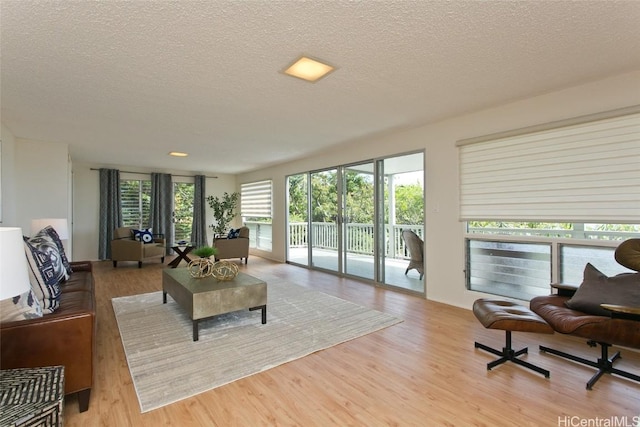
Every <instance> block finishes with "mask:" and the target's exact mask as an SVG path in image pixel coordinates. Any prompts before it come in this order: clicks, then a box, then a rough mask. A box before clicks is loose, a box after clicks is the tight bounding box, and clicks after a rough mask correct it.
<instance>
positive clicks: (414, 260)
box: [402, 230, 424, 279]
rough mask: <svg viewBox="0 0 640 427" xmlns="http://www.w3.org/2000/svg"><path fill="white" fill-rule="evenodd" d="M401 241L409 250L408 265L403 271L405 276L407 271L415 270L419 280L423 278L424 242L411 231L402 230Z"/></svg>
mask: <svg viewBox="0 0 640 427" xmlns="http://www.w3.org/2000/svg"><path fill="white" fill-rule="evenodd" d="M402 239H403V240H404V243H405V245H406V247H407V249H408V250H409V256H410V260H409V265H408V266H407V269H406V270H405V272H404V274H405V275H406V274H407V273H408V272H409V270H411V269H414V268H415V269H416V270H418V273H420V279H422V276H424V253H423V251H424V242H423V241H422V239H421V238H420V237H419V236H418V235H417V234H416V233H414V232H413V231H411V230H402Z"/></svg>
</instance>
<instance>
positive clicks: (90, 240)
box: [73, 162, 238, 260]
mask: <svg viewBox="0 0 640 427" xmlns="http://www.w3.org/2000/svg"><path fill="white" fill-rule="evenodd" d="M101 167H104V168H112V169H119V170H120V171H121V172H120V175H121V177H122V176H124V175H126V173H125V172H124V171H133V172H139V173H140V174H138V175H135V174H134V175H132V177H134V176H135V178H136V179H149V175H148V174H149V173H150V172H163V173H170V174H173V175H196V174H200V173H194V172H189V171H178V170H155V169H144V168H137V167H132V166H126V165H97V164H86V163H77V162H74V163H73V194H74V197H73V213H74V224H73V231H74V234H73V236H74V240H73V243H74V252H73V258H74V259H75V260H97V259H98V221H99V207H100V193H99V189H100V183H99V176H100V172H99V171H97V170H92V169H100V168H101ZM128 175H131V174H128ZM203 175H206V176H217V178H207V180H206V184H205V186H206V191H205V194H206V195H207V196H209V195H212V196H222V194H223V193H224V192H225V191H226V192H229V193H232V192H234V191H237V185H236V177H235V175H228V174H213V173H204V174H203ZM174 181H181V182H193V179H190V178H185V177H177V176H176V177H174ZM212 222H213V211H212V210H211V209H210V208H209V207H207V224H211V223H212ZM234 225H235V226H238V225H237V224H234ZM207 231H208V238H207V240H208V241H212V240H213V233H211V229H207Z"/></svg>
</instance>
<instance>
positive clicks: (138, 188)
mask: <svg viewBox="0 0 640 427" xmlns="http://www.w3.org/2000/svg"><path fill="white" fill-rule="evenodd" d="M120 204H121V210H122V225H123V226H125V227H132V228H149V215H150V206H151V181H150V180H139V179H121V180H120Z"/></svg>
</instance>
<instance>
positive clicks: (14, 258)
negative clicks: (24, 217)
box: [0, 227, 31, 300]
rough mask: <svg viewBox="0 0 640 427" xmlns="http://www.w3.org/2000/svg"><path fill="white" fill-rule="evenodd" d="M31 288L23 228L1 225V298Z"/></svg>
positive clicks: (19, 293)
mask: <svg viewBox="0 0 640 427" xmlns="http://www.w3.org/2000/svg"><path fill="white" fill-rule="evenodd" d="M29 289H31V283H29V270H28V267H27V258H26V256H25V253H24V241H23V240H22V229H21V228H18V227H0V300H4V299H7V298H13V297H15V296H17V295H21V294H23V293H25V292H27V291H28V290H29Z"/></svg>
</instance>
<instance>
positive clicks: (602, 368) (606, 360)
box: [540, 341, 640, 390]
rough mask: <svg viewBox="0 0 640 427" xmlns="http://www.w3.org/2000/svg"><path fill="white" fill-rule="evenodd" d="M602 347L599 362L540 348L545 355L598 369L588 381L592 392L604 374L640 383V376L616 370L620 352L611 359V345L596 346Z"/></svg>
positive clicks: (588, 386)
mask: <svg viewBox="0 0 640 427" xmlns="http://www.w3.org/2000/svg"><path fill="white" fill-rule="evenodd" d="M588 344H589V345H590V346H592V347H593V341H589V343H588ZM597 344H599V345H600V358H599V359H598V360H597V361H595V362H594V361H593V360H588V359H584V358H582V357H579V356H575V355H573V354H569V353H565V352H564V351H560V350H555V349H553V348H549V347H545V346H542V345H541V346H540V351H541V352H543V353H551V354H553V355H556V356H559V357H562V358H564V359H569V360H572V361H574V362H578V363H582V364H583V365H587V366H592V367H594V368H597V369H598V372H596V373H595V374H594V375H593V376H592V377H591V379H590V380H589V381H587V390H591V389H592V388H593V386H594V384H595V383H596V382H597V381H598V380H599V379H600V378H601V377H602V375H604V374H616V375H619V376H621V377H624V378H628V379H630V380H633V381H637V382H640V376H638V375H635V374H632V373H631V372H627V371H622V370H620V369H617V368H614V367H613V363H614V362H615V361H616V360H618V359H619V358H620V357H621V356H620V352H619V351H618V352H616V354H614V355H613V356H611V357H609V347H611V344H607V343H602V342H598V343H596V345H597Z"/></svg>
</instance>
